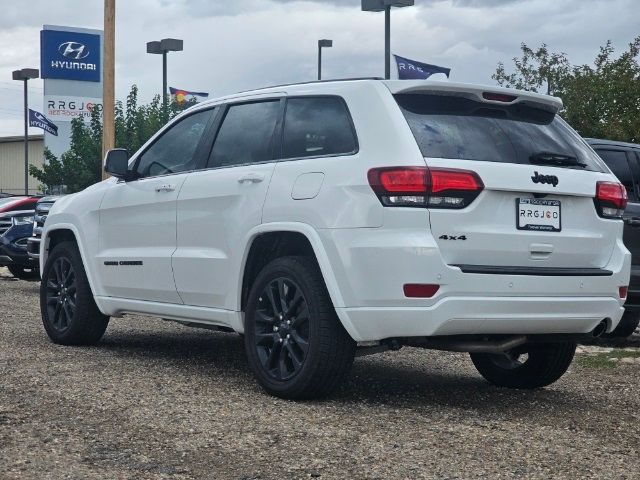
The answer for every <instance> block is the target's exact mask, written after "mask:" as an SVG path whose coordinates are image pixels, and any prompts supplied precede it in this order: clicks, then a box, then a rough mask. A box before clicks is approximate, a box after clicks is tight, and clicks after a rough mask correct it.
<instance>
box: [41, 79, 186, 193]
mask: <svg viewBox="0 0 640 480" xmlns="http://www.w3.org/2000/svg"><path fill="white" fill-rule="evenodd" d="M191 105H193V102H192V103H187V104H185V105H178V104H177V103H175V102H170V103H169V105H168V106H167V107H166V108H165V107H164V106H163V104H162V100H161V98H160V95H156V96H155V97H154V98H153V100H152V101H151V103H149V104H148V105H138V87H137V86H135V85H133V86H132V87H131V91H130V92H129V95H128V96H127V100H126V103H125V104H124V105H123V104H122V102H117V103H116V108H115V127H116V128H115V129H116V139H115V143H116V147H119V148H126V149H127V150H129V152H131V153H133V152H135V151H136V150H138V149H139V148H140V147H141V146H142V145H143V144H144V143H145V142H146V141H147V140H148V139H149V138H150V137H151V136H152V135H153V134H154V133H156V132H157V131H158V130H159V129H160V128H161V127H162V126H163V125H164V124H165V123H167V121H169V120H170V119H171V118H173V117H175V116H176V115H177V114H178V113H180V112H181V111H182V110H184V109H185V108H187V107H189V106H191ZM44 158H45V164H44V165H43V167H42V169H40V168H38V167H36V166H34V165H31V166H30V167H29V173H30V174H31V176H32V177H34V178H36V179H38V180H39V181H40V182H41V183H42V184H43V186H44V187H45V188H44V189H45V190H46V191H50V190H51V189H52V188H53V187H58V186H60V185H65V186H66V191H67V192H68V193H74V192H79V191H80V190H84V189H85V188H87V187H88V186H90V185H93V184H94V183H96V182H99V181H100V180H101V178H102V118H101V114H100V112H99V111H98V110H97V109H94V110H93V111H92V112H91V117H90V119H89V121H88V122H87V121H85V120H82V119H79V118H76V119H74V120H72V122H71V147H70V149H69V150H68V151H67V152H65V153H63V154H62V155H61V156H60V158H56V156H55V155H53V154H52V153H51V152H50V151H49V150H47V149H45V153H44Z"/></svg>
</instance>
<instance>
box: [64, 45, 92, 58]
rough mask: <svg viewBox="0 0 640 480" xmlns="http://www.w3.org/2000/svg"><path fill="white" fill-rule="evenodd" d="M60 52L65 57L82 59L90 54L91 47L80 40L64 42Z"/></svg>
mask: <svg viewBox="0 0 640 480" xmlns="http://www.w3.org/2000/svg"><path fill="white" fill-rule="evenodd" d="M58 52H60V55H62V56H63V57H67V58H71V59H73V60H81V59H83V58H85V57H86V56H88V55H89V49H88V48H87V47H86V46H85V45H83V44H82V43H78V42H64V43H61V44H60V46H59V47H58Z"/></svg>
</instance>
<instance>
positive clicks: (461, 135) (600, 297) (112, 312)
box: [40, 79, 630, 398]
mask: <svg viewBox="0 0 640 480" xmlns="http://www.w3.org/2000/svg"><path fill="white" fill-rule="evenodd" d="M561 106H562V104H561V102H560V101H559V100H558V99H556V98H552V97H548V96H544V95H538V94H534V93H528V92H521V91H515V90H507V89H502V88H496V87H479V86H473V85H463V84H455V83H448V82H434V81H381V80H374V79H372V80H352V81H331V82H314V83H309V84H298V85H289V86H280V87H273V88H268V89H263V90H258V91H252V92H246V93H241V94H237V95H232V96H228V97H224V98H220V99H217V100H213V101H208V102H205V103H201V104H198V105H196V106H194V107H192V108H190V109H189V110H187V111H186V112H184V113H183V114H181V115H180V116H179V117H177V118H176V119H174V120H173V121H171V122H170V123H169V124H168V125H167V126H165V127H164V128H163V129H162V130H161V131H160V132H158V133H157V134H156V135H155V136H154V137H153V138H152V139H151V140H149V142H147V144H146V145H144V146H143V147H142V148H141V149H140V150H139V151H138V152H136V153H135V154H134V155H133V156H132V157H131V158H128V154H127V152H126V151H124V150H117V149H116V150H112V151H111V152H109V154H108V155H107V158H106V170H107V171H108V172H109V173H110V174H111V175H112V178H110V179H108V180H106V181H104V182H101V183H99V184H96V185H93V186H92V187H90V188H88V189H86V190H85V191H83V192H81V193H78V194H75V195H69V196H67V197H64V198H61V199H60V200H59V201H58V202H57V203H55V205H54V206H53V208H52V209H51V212H50V213H49V216H48V219H47V222H46V224H45V227H44V231H43V237H42V243H41V251H40V262H41V269H42V272H43V274H42V278H43V281H42V287H41V305H42V318H43V322H44V327H45V329H46V331H47V333H48V334H49V336H50V337H51V339H52V340H53V341H54V342H57V343H62V344H83V343H90V342H96V341H98V340H99V339H100V338H101V336H102V335H103V333H104V331H105V329H106V327H107V323H108V320H109V317H117V316H121V315H123V314H130V313H131V314H144V315H152V316H157V317H161V318H163V319H167V320H174V321H177V322H180V323H183V324H187V325H191V326H201V327H205V328H212V329H221V330H227V331H228V330H233V331H235V332H238V333H242V334H244V343H245V348H246V353H247V356H248V358H249V365H250V366H251V368H252V370H253V372H254V373H255V376H256V378H257V380H258V382H259V383H260V384H261V385H262V386H263V387H264V388H265V389H266V390H267V391H268V392H271V393H272V394H275V395H278V396H282V397H287V398H309V397H317V396H321V395H324V394H327V393H328V392H330V391H331V390H332V389H333V388H334V387H336V386H337V385H338V384H339V383H340V381H341V380H343V379H344V377H345V375H346V374H347V372H348V370H349V368H350V366H351V364H352V362H353V358H354V356H355V355H358V354H365V353H373V352H376V351H381V350H384V349H397V348H400V347H402V346H404V345H408V346H415V347H423V348H433V349H441V350H452V351H463V352H470V354H471V358H472V360H473V363H474V364H475V366H476V367H477V369H478V371H479V372H480V374H482V376H484V377H485V378H486V379H487V380H488V381H490V382H492V383H494V384H497V385H502V386H507V387H514V388H536V387H541V386H545V385H548V384H550V383H552V382H554V381H555V380H557V379H558V378H559V377H560V376H561V375H562V374H563V373H564V372H565V371H566V370H567V368H568V366H569V364H570V363H571V360H572V358H573V354H574V350H575V345H576V341H578V340H579V339H580V337H581V336H585V335H586V336H590V335H596V336H597V335H599V334H601V333H603V332H605V331H606V332H610V331H611V330H612V329H613V328H615V326H616V325H617V324H618V321H619V320H620V317H621V316H622V313H623V310H624V309H623V303H624V299H625V296H626V288H627V285H628V281H629V270H630V255H629V252H628V251H627V249H626V248H625V247H624V245H623V243H622V227H623V222H622V220H621V215H622V212H623V209H624V208H625V205H626V191H625V189H624V187H623V186H622V185H621V184H620V183H619V182H618V181H617V179H616V178H615V176H614V175H613V174H612V173H611V172H610V170H609V169H608V168H607V167H606V166H605V165H604V164H603V163H602V161H601V160H600V159H599V158H598V156H597V155H596V154H595V153H594V152H593V151H592V150H591V149H590V147H589V146H588V145H587V144H586V143H585V142H584V141H583V140H582V139H581V138H580V136H579V135H578V134H576V132H575V131H574V130H572V129H571V128H570V127H569V126H568V125H567V124H566V123H565V122H564V121H563V120H562V119H561V118H560V117H559V116H558V115H557V112H558V111H559V109H560V108H561Z"/></svg>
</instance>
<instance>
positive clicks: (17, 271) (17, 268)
mask: <svg viewBox="0 0 640 480" xmlns="http://www.w3.org/2000/svg"><path fill="white" fill-rule="evenodd" d="M7 268H8V269H9V272H11V275H13V276H14V277H16V278H19V279H20V280H27V281H35V280H39V279H40V273H39V272H38V269H37V268H36V267H24V266H22V265H7Z"/></svg>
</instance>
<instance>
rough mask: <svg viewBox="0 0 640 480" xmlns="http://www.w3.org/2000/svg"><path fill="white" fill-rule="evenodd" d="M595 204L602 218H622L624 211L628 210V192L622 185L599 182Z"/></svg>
mask: <svg viewBox="0 0 640 480" xmlns="http://www.w3.org/2000/svg"><path fill="white" fill-rule="evenodd" d="M594 202H595V204H596V210H597V211H598V215H600V216H601V217H603V218H622V214H623V213H624V209H625V208H627V190H626V188H624V185H622V184H620V183H616V182H598V183H596V198H595V199H594Z"/></svg>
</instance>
